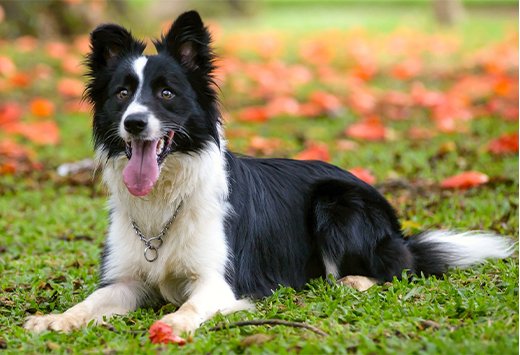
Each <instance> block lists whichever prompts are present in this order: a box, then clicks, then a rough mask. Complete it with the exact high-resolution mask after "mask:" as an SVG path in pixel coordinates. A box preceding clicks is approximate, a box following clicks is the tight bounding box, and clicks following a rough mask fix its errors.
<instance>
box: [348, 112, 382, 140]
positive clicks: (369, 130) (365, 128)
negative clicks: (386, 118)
mask: <svg viewBox="0 0 520 355" xmlns="http://www.w3.org/2000/svg"><path fill="white" fill-rule="evenodd" d="M345 134H346V135H347V136H350V137H352V138H358V139H362V140H367V141H380V140H384V139H385V138H386V137H387V134H388V131H387V129H386V127H385V126H384V125H383V124H382V123H381V120H380V119H379V117H377V116H371V117H368V118H366V119H364V120H363V121H361V122H358V123H354V124H352V125H350V126H349V127H348V128H347V129H346V130H345Z"/></svg>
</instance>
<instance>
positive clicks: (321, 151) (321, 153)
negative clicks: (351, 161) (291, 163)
mask: <svg viewBox="0 0 520 355" xmlns="http://www.w3.org/2000/svg"><path fill="white" fill-rule="evenodd" d="M294 159H298V160H322V161H330V154H329V148H328V146H327V145H326V144H325V143H320V142H311V143H309V144H308V145H307V148H306V149H304V150H302V151H301V152H299V153H298V154H296V155H295V156H294Z"/></svg>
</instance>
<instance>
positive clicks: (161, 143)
mask: <svg viewBox="0 0 520 355" xmlns="http://www.w3.org/2000/svg"><path fill="white" fill-rule="evenodd" d="M163 150H164V138H163V139H161V140H159V143H157V155H161V153H162V152H163Z"/></svg>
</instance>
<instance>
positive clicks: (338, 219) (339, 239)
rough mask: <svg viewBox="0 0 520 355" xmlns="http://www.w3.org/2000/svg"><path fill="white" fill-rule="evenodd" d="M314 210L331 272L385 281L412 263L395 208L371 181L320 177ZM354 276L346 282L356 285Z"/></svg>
mask: <svg viewBox="0 0 520 355" xmlns="http://www.w3.org/2000/svg"><path fill="white" fill-rule="evenodd" d="M309 212H310V214H311V216H310V220H311V223H312V228H313V234H314V237H315V241H316V244H317V248H318V250H319V252H320V253H321V256H322V258H323V266H324V269H325V272H326V274H332V275H333V276H334V277H335V278H337V279H338V278H341V277H344V276H352V275H354V276H364V277H367V278H371V279H375V280H376V281H377V282H385V281H391V280H392V278H393V277H397V278H400V277H401V275H402V272H403V270H406V269H412V268H413V257H412V254H411V253H410V251H409V250H408V248H407V247H406V245H405V242H404V239H403V237H402V234H401V230H400V225H399V222H398V220H397V217H396V215H395V212H394V210H393V209H392V207H391V206H390V204H389V203H388V202H387V201H386V200H385V199H384V198H383V197H382V196H381V195H380V194H379V193H378V192H377V191H376V190H375V189H374V188H372V187H371V186H369V185H366V184H364V183H362V182H360V181H356V180H352V181H345V180H326V181H321V182H320V183H318V184H316V185H315V186H314V188H313V193H312V197H311V208H310V209H309ZM324 276H325V275H324ZM347 280H348V279H347ZM350 281H351V280H350ZM350 281H346V283H348V284H351V285H352V284H357V282H350ZM358 281H359V280H358ZM365 281H366V280H365ZM368 284H369V283H367V282H363V285H364V286H359V288H366V285H368ZM354 287H355V288H358V287H357V286H354Z"/></svg>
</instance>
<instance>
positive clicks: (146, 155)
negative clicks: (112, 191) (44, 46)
mask: <svg viewBox="0 0 520 355" xmlns="http://www.w3.org/2000/svg"><path fill="white" fill-rule="evenodd" d="M210 42H211V38H210V34H209V32H208V30H207V28H206V27H204V24H203V23H202V20H201V19H200V17H199V15H198V13H197V12H195V11H190V12H186V13H184V14H182V15H181V16H179V17H178V18H177V20H176V21H175V22H174V23H173V25H172V26H171V28H170V30H169V31H168V33H167V34H166V35H165V36H163V37H162V38H161V39H160V40H156V41H154V44H155V48H156V50H157V54H156V55H150V56H148V55H146V56H145V55H143V51H144V49H145V44H144V43H143V42H141V41H138V40H136V39H134V38H133V37H132V35H131V34H130V32H129V31H127V30H126V29H125V28H123V27H121V26H118V25H113V24H108V25H101V26H99V27H98V28H96V29H95V30H94V31H93V32H92V33H91V35H90V44H91V52H90V54H89V55H88V57H87V66H88V68H89V73H88V75H89V77H90V81H89V83H88V85H87V89H86V91H85V96H86V98H87V100H89V101H90V102H91V103H92V104H93V108H94V124H93V126H94V144H95V147H96V150H99V151H101V152H102V153H104V155H106V156H107V157H108V159H111V158H120V157H121V156H125V155H126V157H127V158H128V163H127V165H126V167H125V169H124V171H123V180H124V183H125V184H126V186H127V188H128V190H129V191H130V193H132V194H133V195H135V196H144V195H147V194H148V193H149V192H150V191H151V190H152V188H153V186H154V184H155V183H156V182H157V179H158V177H159V174H160V170H161V169H160V168H161V164H163V162H164V161H165V159H167V157H168V155H169V154H172V153H174V152H180V153H186V154H190V153H194V152H197V151H198V150H201V149H202V148H203V147H204V146H205V145H206V143H207V142H209V141H214V142H216V143H217V144H219V136H218V127H217V126H218V123H219V118H220V114H219V112H218V103H217V99H216V92H215V85H214V83H213V81H212V70H213V60H214V56H213V53H212V50H211V48H210Z"/></svg>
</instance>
